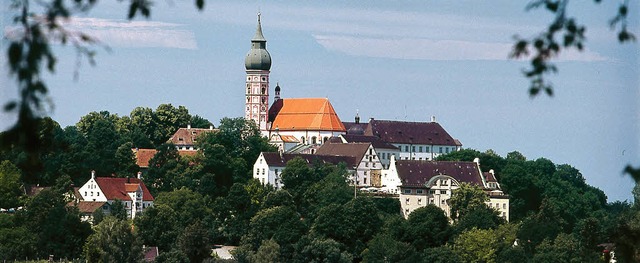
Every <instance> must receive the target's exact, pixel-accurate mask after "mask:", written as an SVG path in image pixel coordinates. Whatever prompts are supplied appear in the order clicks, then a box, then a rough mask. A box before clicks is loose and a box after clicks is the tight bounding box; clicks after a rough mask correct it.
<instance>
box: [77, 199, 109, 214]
mask: <svg viewBox="0 0 640 263" xmlns="http://www.w3.org/2000/svg"><path fill="white" fill-rule="evenodd" d="M106 203H107V202H84V201H82V202H78V203H77V204H73V203H70V204H69V205H71V206H75V207H77V208H78V210H79V211H80V213H85V214H90V213H93V212H95V211H96V210H97V209H98V208H100V207H102V206H103V205H104V204H106Z"/></svg>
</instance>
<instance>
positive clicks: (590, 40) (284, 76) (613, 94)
mask: <svg viewBox="0 0 640 263" xmlns="http://www.w3.org/2000/svg"><path fill="white" fill-rule="evenodd" d="M346 2H347V3H343V1H268V2H267V1H211V2H207V3H206V6H205V10H204V11H202V12H199V11H197V10H196V9H195V7H194V6H193V1H156V2H155V4H154V8H153V10H152V17H151V19H149V20H146V19H137V20H136V21H133V22H129V21H126V20H125V19H124V18H125V16H126V10H127V6H126V2H125V3H120V2H118V1H101V2H100V4H99V5H98V6H97V7H96V8H95V9H94V10H92V11H91V12H90V13H88V14H84V15H82V16H81V17H80V18H79V19H75V20H73V21H70V22H69V24H68V27H69V28H70V29H73V30H81V31H83V32H86V33H88V34H91V35H93V36H95V37H97V38H99V39H100V40H101V41H102V42H103V43H104V44H106V45H108V46H109V47H110V49H111V51H110V52H107V51H106V50H104V49H101V48H97V51H98V55H97V57H96V61H97V65H96V66H95V67H91V66H89V64H88V63H86V61H83V63H82V64H81V66H80V68H79V70H78V72H79V79H78V80H77V81H74V79H73V75H74V70H75V68H76V55H75V53H74V51H73V49H72V48H71V47H68V46H67V47H56V48H55V51H56V52H57V54H59V64H58V69H57V71H56V73H55V74H53V75H47V77H46V78H47V81H48V83H49V87H50V98H51V100H52V101H53V109H52V111H51V116H52V117H53V118H54V119H55V120H57V121H58V122H60V124H61V125H62V126H67V125H73V124H75V123H76V122H77V121H78V120H79V119H80V117H81V116H83V115H85V114H87V113H88V112H91V111H100V110H108V111H110V112H112V113H117V114H119V115H127V114H129V112H130V111H131V110H132V109H133V108H135V107H137V106H145V107H151V108H154V109H155V108H156V107H157V106H158V105H159V104H161V103H172V104H173V105H184V106H186V107H187V108H188V109H189V110H190V112H191V113H192V114H198V115H201V116H203V117H205V118H208V119H209V120H211V121H213V122H214V123H217V122H218V120H219V119H221V118H222V117H236V116H241V115H242V110H243V108H244V107H243V101H244V74H245V72H244V56H245V54H246V53H247V51H248V50H249V48H250V39H251V38H252V37H253V35H254V33H255V26H256V13H257V12H258V10H260V12H261V13H262V25H263V32H264V35H265V37H266V39H267V41H268V42H267V49H268V50H269V52H270V53H271V56H272V60H273V64H272V68H271V81H272V82H273V83H272V84H271V88H272V89H273V87H275V82H279V83H280V86H281V87H282V96H283V97H327V98H329V99H330V101H331V102H332V104H333V106H334V108H335V109H336V111H337V112H338V114H339V116H340V118H341V119H342V120H348V121H351V120H353V116H354V115H355V112H356V111H357V110H359V112H360V116H361V117H362V119H363V120H367V119H368V118H371V117H373V118H376V119H391V120H408V121H428V120H429V118H430V116H431V115H435V116H436V118H437V120H438V122H440V123H441V124H442V125H443V126H444V127H445V129H447V131H448V132H449V133H450V134H451V135H452V136H453V137H455V138H458V139H459V140H460V141H461V142H462V143H463V145H464V147H466V148H475V149H478V150H481V151H484V150H486V149H493V150H495V151H496V152H498V153H499V154H501V155H503V156H504V155H506V153H508V152H510V151H514V150H517V151H520V152H522V153H523V154H524V155H525V156H527V157H528V158H529V159H535V158H538V157H546V158H549V159H551V160H552V161H554V162H556V163H568V164H570V165H572V166H574V167H576V168H578V169H579V170H580V171H581V172H582V173H583V175H584V177H585V178H586V180H587V182H588V183H589V184H591V185H594V186H596V187H598V188H600V189H602V190H604V191H605V192H606V194H607V195H608V197H609V200H610V201H613V200H625V199H631V189H632V187H633V182H632V180H631V179H630V178H629V177H628V176H624V175H622V173H621V171H622V169H623V167H624V166H625V165H626V164H628V163H632V164H635V165H636V166H640V150H639V145H640V128H639V125H638V124H639V123H640V109H639V104H638V100H639V97H640V94H639V90H640V80H639V75H640V58H639V50H640V48H639V45H638V43H634V44H625V45H619V44H618V43H617V40H616V34H615V32H614V31H611V30H610V28H609V26H608V20H609V19H610V18H611V17H613V15H614V14H615V13H616V10H617V5H618V4H617V3H611V2H616V1H605V3H601V4H593V3H592V1H580V2H571V3H570V7H569V8H570V9H569V14H570V15H571V16H575V17H577V18H578V21H579V22H580V23H583V24H585V25H586V26H587V49H586V50H585V51H584V52H581V53H579V52H564V53H562V54H561V56H560V57H559V58H558V60H557V61H558V62H557V65H558V67H559V70H560V71H559V74H557V75H554V76H551V77H550V80H551V81H552V82H553V84H554V85H555V93H556V95H555V96H554V97H553V98H549V97H546V96H540V97H538V98H535V99H531V98H529V96H528V93H527V89H528V84H529V83H528V80H527V79H525V78H524V77H523V76H522V75H521V70H522V69H523V68H525V67H526V66H527V64H526V61H514V60H509V59H508V58H507V57H508V53H509V49H510V47H511V45H512V43H513V36H514V35H520V36H523V37H531V36H534V35H536V34H537V33H539V32H540V31H541V30H542V29H543V28H544V27H546V26H547V25H548V23H549V21H550V20H551V18H552V17H551V16H550V15H549V14H547V12H545V11H544V10H532V11H529V12H526V11H525V8H524V7H525V2H524V1H507V0H503V1H482V2H480V1H368V2H366V5H365V4H363V3H361V2H355V1H354V2H352V1H346ZM630 2H631V4H632V6H631V8H630V10H632V12H631V16H632V17H631V20H630V25H629V26H630V29H631V30H632V31H633V32H635V33H636V35H639V36H640V27H639V22H638V21H639V17H640V13H637V12H633V10H640V7H639V6H638V3H637V2H636V1H630ZM10 19H11V11H10V10H9V9H8V7H7V3H5V2H3V7H2V23H3V25H2V27H3V29H4V32H8V31H10V29H11V28H10V27H9V25H10V24H9V23H10ZM2 50H6V41H3V42H2ZM4 55H5V54H4V51H3V52H2V55H0V60H2V61H0V62H2V68H3V69H5V68H6V63H5V62H4V61H5V57H4ZM0 76H1V77H0V84H2V85H1V87H2V88H0V98H1V99H2V100H3V101H4V100H7V99H8V98H12V97H15V96H16V89H15V85H14V84H13V82H12V81H11V79H10V78H8V76H7V74H6V70H3V73H2V74H1V75H0ZM0 122H1V124H2V125H1V126H0V128H2V129H5V128H6V127H8V126H9V125H11V123H12V116H10V115H7V114H4V113H3V114H2V115H0Z"/></svg>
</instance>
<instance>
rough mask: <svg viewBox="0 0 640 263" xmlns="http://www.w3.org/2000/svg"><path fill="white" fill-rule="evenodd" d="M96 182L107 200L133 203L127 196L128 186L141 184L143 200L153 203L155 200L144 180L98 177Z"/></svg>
mask: <svg viewBox="0 0 640 263" xmlns="http://www.w3.org/2000/svg"><path fill="white" fill-rule="evenodd" d="M96 182H97V183H98V186H99V187H100V190H102V192H103V193H104V196H105V197H106V198H107V200H116V199H118V200H125V201H131V198H130V197H129V195H128V194H127V190H128V189H127V186H126V185H127V184H139V185H140V188H142V200H143V201H153V200H154V198H153V196H152V195H151V193H150V192H149V189H147V186H146V185H144V183H143V182H142V180H140V179H138V178H113V177H96Z"/></svg>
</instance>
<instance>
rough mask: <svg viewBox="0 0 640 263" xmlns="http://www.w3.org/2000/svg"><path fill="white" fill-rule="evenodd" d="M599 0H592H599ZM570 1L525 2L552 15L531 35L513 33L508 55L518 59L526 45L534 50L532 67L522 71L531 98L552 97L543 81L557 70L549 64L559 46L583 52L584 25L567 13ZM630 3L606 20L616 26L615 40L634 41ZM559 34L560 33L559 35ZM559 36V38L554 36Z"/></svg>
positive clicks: (526, 54)
mask: <svg viewBox="0 0 640 263" xmlns="http://www.w3.org/2000/svg"><path fill="white" fill-rule="evenodd" d="M600 1H601V0H594V2H595V3H599V2H600ZM568 5H569V0H533V1H531V2H530V3H529V4H528V5H527V10H531V9H535V8H540V7H544V9H546V10H547V11H548V12H550V13H551V14H552V15H553V16H554V18H553V21H552V22H551V25H549V27H548V28H547V29H546V30H545V31H543V32H542V33H540V34H539V35H538V36H535V37H532V38H529V39H527V38H521V37H519V36H516V43H515V44H514V45H513V49H512V51H511V54H510V56H511V57H512V58H520V57H527V56H529V48H532V49H533V51H534V52H535V53H534V54H533V56H532V57H531V67H530V68H529V69H527V70H524V71H523V74H524V75H525V76H526V77H527V78H529V79H530V80H531V85H530V88H529V94H530V95H531V96H532V97H533V96H536V95H537V94H538V93H540V92H541V91H544V92H545V93H546V94H547V95H549V96H553V86H552V85H551V84H550V83H549V82H547V81H545V79H544V76H545V75H547V74H549V73H556V72H557V71H558V69H557V67H556V66H555V65H554V64H553V63H551V62H550V61H551V60H553V59H554V58H555V57H557V56H558V54H559V53H560V51H561V50H562V49H572V48H575V49H577V50H578V51H582V49H583V48H584V41H585V40H586V34H585V32H586V27H585V26H583V25H580V24H578V22H577V20H576V19H575V18H573V17H570V16H569V15H568V12H567V10H568ZM628 6H629V2H628V1H624V2H622V4H621V5H620V8H619V9H618V13H617V14H616V16H615V17H613V19H611V20H610V21H609V24H610V25H611V27H612V28H614V27H617V26H619V27H620V29H619V33H618V41H620V43H625V42H632V41H635V39H636V38H635V36H634V35H633V34H632V33H630V32H629V31H627V15H628ZM558 35H561V36H558ZM557 38H560V39H557Z"/></svg>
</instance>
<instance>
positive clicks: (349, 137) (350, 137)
mask: <svg viewBox="0 0 640 263" xmlns="http://www.w3.org/2000/svg"><path fill="white" fill-rule="evenodd" d="M338 139H340V142H342V143H371V146H373V149H374V150H375V152H376V154H378V159H379V160H380V163H381V164H382V168H383V169H387V168H389V161H390V160H391V156H392V155H393V156H399V155H400V149H398V147H396V146H393V145H392V144H390V143H387V142H384V141H382V139H380V138H378V137H376V136H367V135H364V134H363V135H359V134H353V133H350V132H349V131H347V134H344V135H340V136H338Z"/></svg>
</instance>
